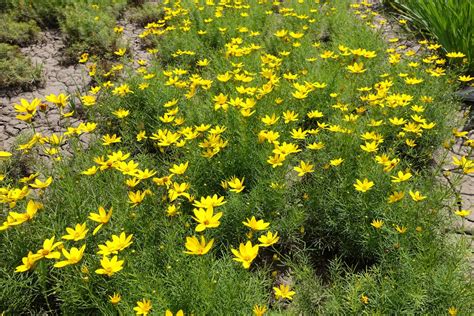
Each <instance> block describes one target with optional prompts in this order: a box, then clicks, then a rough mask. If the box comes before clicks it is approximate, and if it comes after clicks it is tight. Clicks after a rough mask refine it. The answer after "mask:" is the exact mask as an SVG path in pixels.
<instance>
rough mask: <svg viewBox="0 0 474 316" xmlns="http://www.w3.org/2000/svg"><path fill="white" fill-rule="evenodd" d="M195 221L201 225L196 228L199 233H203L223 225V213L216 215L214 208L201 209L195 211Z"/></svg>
mask: <svg viewBox="0 0 474 316" xmlns="http://www.w3.org/2000/svg"><path fill="white" fill-rule="evenodd" d="M193 213H194V217H193V219H194V220H195V221H196V222H198V223H199V224H198V225H197V226H196V231H197V232H202V231H204V230H205V229H206V228H216V227H219V225H220V224H221V223H220V222H219V219H220V218H221V217H222V212H219V213H216V214H214V210H213V208H207V209H203V208H199V209H194V210H193Z"/></svg>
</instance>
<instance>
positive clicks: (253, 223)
mask: <svg viewBox="0 0 474 316" xmlns="http://www.w3.org/2000/svg"><path fill="white" fill-rule="evenodd" d="M242 224H244V225H245V226H247V227H249V228H250V229H251V230H253V231H257V230H265V229H267V228H268V226H270V223H265V222H264V221H263V219H260V220H258V221H257V219H256V218H255V216H252V218H251V219H248V218H247V221H246V222H242Z"/></svg>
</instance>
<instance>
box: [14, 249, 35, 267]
mask: <svg viewBox="0 0 474 316" xmlns="http://www.w3.org/2000/svg"><path fill="white" fill-rule="evenodd" d="M39 259H41V257H40V256H39V255H38V254H34V253H33V252H31V251H30V252H28V255H27V256H26V257H23V258H22V259H21V261H22V263H23V264H22V265H19V266H18V267H16V269H15V272H26V271H28V270H31V269H32V268H33V267H34V266H35V263H36V261H38V260H39Z"/></svg>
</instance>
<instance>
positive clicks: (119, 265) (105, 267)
mask: <svg viewBox="0 0 474 316" xmlns="http://www.w3.org/2000/svg"><path fill="white" fill-rule="evenodd" d="M123 262H124V261H123V260H118V257H117V256H113V257H112V259H109V258H108V257H106V256H104V257H103V258H102V260H100V265H101V266H102V268H101V269H97V270H95V273H97V274H106V275H107V276H109V277H110V276H112V275H113V274H115V273H117V272H119V271H120V270H122V269H123Z"/></svg>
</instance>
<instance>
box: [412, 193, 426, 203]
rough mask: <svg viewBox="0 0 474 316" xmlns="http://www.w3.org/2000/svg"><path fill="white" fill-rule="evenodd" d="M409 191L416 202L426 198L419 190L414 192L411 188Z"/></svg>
mask: <svg viewBox="0 0 474 316" xmlns="http://www.w3.org/2000/svg"><path fill="white" fill-rule="evenodd" d="M409 193H410V196H411V198H412V199H413V201H415V202H420V201H423V200H424V199H426V196H424V195H422V194H421V193H420V192H419V191H416V192H413V191H412V190H410V192H409Z"/></svg>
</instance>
